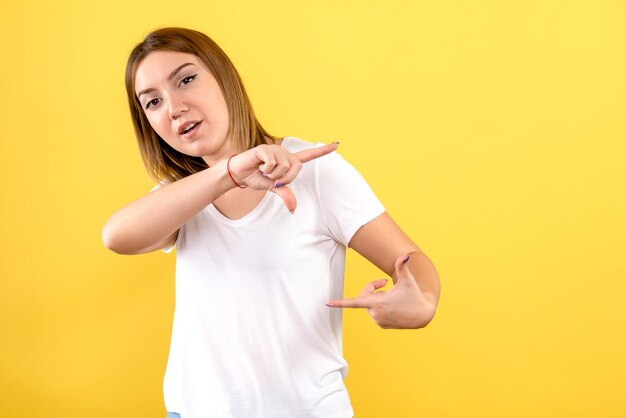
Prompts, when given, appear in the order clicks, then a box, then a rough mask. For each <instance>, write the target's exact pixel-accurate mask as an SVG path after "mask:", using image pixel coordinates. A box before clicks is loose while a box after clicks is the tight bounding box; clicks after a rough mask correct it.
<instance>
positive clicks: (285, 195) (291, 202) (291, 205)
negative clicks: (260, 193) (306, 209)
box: [270, 185, 297, 213]
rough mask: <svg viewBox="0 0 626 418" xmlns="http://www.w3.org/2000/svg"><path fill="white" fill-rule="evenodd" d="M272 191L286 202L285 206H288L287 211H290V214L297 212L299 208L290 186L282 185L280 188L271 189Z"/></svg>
mask: <svg viewBox="0 0 626 418" xmlns="http://www.w3.org/2000/svg"><path fill="white" fill-rule="evenodd" d="M270 191H271V192H273V193H276V194H277V195H278V196H280V198H281V199H283V202H285V206H287V210H289V212H291V213H294V212H295V210H296V206H297V203H296V195H294V194H293V191H291V189H290V188H289V187H288V186H282V185H280V186H279V187H273V188H271V189H270Z"/></svg>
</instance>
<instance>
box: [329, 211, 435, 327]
mask: <svg viewBox="0 0 626 418" xmlns="http://www.w3.org/2000/svg"><path fill="white" fill-rule="evenodd" d="M350 247H351V248H353V249H354V250H355V251H357V252H358V253H359V254H361V255H362V256H364V257H365V258H367V259H368V260H369V261H371V262H372V263H373V264H374V265H376V266H377V267H378V268H380V269H381V270H382V271H384V272H385V273H387V274H388V275H389V276H391V277H392V278H393V280H394V287H393V288H391V289H390V290H388V291H386V292H385V291H378V292H375V290H376V289H378V288H380V287H383V286H384V285H385V283H386V282H387V280H386V279H381V280H375V281H373V282H371V283H368V285H367V286H366V287H365V289H364V290H363V291H362V292H361V294H360V295H359V296H358V297H356V298H349V299H342V300H340V301H331V302H329V306H330V307H344V308H367V309H368V312H369V314H370V315H371V316H372V318H373V319H374V321H375V322H376V323H377V324H378V325H380V326H381V327H383V328H422V327H424V326H426V325H427V324H428V323H429V322H430V321H431V320H432V318H433V316H434V315H435V311H436V308H437V303H438V301H439V294H440V292H441V287H440V282H439V276H438V274H437V270H436V269H435V266H434V265H433V263H432V262H431V261H430V260H429V259H428V257H426V255H425V254H424V253H423V252H422V251H421V250H420V249H419V248H418V246H417V245H415V243H414V242H413V241H412V240H411V239H410V238H409V237H408V236H407V235H406V234H405V233H404V232H403V231H402V230H401V229H400V227H399V226H398V225H397V224H396V223H395V222H394V221H393V219H392V218H391V217H390V216H389V215H388V214H387V213H386V212H385V213H383V214H382V215H380V216H378V217H376V218H375V219H373V220H372V221H370V222H368V223H367V224H365V225H363V226H362V227H361V228H360V229H359V230H358V231H357V232H356V233H355V234H354V236H353V237H352V239H351V240H350ZM407 256H408V259H407ZM405 260H406V261H405Z"/></svg>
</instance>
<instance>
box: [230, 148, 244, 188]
mask: <svg viewBox="0 0 626 418" xmlns="http://www.w3.org/2000/svg"><path fill="white" fill-rule="evenodd" d="M235 155H237V154H233V155H231V156H230V157H229V158H228V161H226V171H228V177H230V179H231V180H232V181H233V183H235V186H237V187H239V188H240V189H245V188H246V187H248V186H240V185H239V184H238V183H237V182H236V181H235V179H234V178H233V175H232V174H230V159H231V158H233V157H234V156H235Z"/></svg>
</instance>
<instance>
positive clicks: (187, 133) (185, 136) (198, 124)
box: [181, 121, 202, 139]
mask: <svg viewBox="0 0 626 418" xmlns="http://www.w3.org/2000/svg"><path fill="white" fill-rule="evenodd" d="M200 125H202V121H200V122H198V123H196V126H194V127H193V129H192V130H191V131H189V132H186V133H184V134H181V136H182V137H183V138H186V139H191V138H193V137H194V136H195V135H196V132H198V129H200Z"/></svg>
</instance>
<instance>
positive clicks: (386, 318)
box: [327, 255, 436, 328]
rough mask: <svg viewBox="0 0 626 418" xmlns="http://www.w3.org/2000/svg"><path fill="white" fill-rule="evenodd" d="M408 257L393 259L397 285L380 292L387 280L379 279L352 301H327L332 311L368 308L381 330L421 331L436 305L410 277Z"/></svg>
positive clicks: (347, 299)
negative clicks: (402, 329)
mask: <svg viewBox="0 0 626 418" xmlns="http://www.w3.org/2000/svg"><path fill="white" fill-rule="evenodd" d="M408 259H409V256H407V255H402V256H400V257H398V258H397V259H396V263H395V272H396V278H397V282H396V284H395V285H394V286H393V287H392V288H391V289H389V290H388V291H384V290H379V291H376V290H377V289H380V288H381V287H383V286H385V284H386V283H387V279H379V280H374V281H373V282H370V283H368V284H367V286H365V288H364V289H363V291H362V292H361V294H360V295H359V296H357V297H355V298H345V299H341V300H334V301H330V302H329V303H328V304H327V306H329V307H331V308H367V312H368V313H369V314H370V316H371V317H372V319H373V320H374V322H376V324H378V325H379V326H380V327H381V328H422V327H424V326H425V325H426V324H428V323H429V322H430V320H431V319H432V317H433V316H434V315H435V309H436V304H435V301H434V300H433V299H432V298H431V297H429V296H430V295H426V294H424V293H422V291H421V290H420V288H419V286H418V284H417V282H416V281H415V278H414V277H413V275H412V274H411V271H410V270H409V267H408V265H407V261H408Z"/></svg>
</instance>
